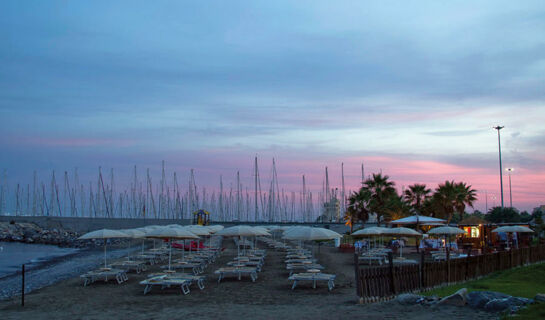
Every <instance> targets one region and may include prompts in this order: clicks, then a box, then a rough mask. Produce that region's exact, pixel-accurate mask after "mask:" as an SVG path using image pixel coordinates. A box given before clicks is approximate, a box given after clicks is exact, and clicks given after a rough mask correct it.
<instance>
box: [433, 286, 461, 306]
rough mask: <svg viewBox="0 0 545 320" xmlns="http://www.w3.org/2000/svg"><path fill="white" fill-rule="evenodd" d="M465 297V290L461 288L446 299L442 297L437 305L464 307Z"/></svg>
mask: <svg viewBox="0 0 545 320" xmlns="http://www.w3.org/2000/svg"><path fill="white" fill-rule="evenodd" d="M466 296H467V289H466V288H462V289H460V290H458V291H456V292H455V293H453V294H451V295H450V296H448V297H444V298H443V299H441V300H439V302H438V304H447V305H452V306H465V305H466V303H467V300H466Z"/></svg>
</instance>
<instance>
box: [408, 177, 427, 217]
mask: <svg viewBox="0 0 545 320" xmlns="http://www.w3.org/2000/svg"><path fill="white" fill-rule="evenodd" d="M430 193H431V189H428V188H426V185H425V184H418V183H415V184H413V185H412V186H409V189H407V190H405V192H404V193H403V197H404V198H405V201H407V203H408V204H409V205H410V206H411V207H412V209H413V210H414V212H416V214H422V207H423V206H424V202H425V201H426V200H427V199H428V198H429V197H430Z"/></svg>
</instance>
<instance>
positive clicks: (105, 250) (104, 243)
mask: <svg viewBox="0 0 545 320" xmlns="http://www.w3.org/2000/svg"><path fill="white" fill-rule="evenodd" d="M106 240H107V239H104V268H106Z"/></svg>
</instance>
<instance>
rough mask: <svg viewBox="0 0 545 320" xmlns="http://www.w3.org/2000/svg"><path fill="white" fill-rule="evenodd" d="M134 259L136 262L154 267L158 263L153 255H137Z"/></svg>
mask: <svg viewBox="0 0 545 320" xmlns="http://www.w3.org/2000/svg"><path fill="white" fill-rule="evenodd" d="M134 258H135V259H137V260H142V261H146V262H147V263H148V264H150V265H154V264H156V263H157V262H159V259H158V258H157V256H156V255H154V254H137V255H136V256H134Z"/></svg>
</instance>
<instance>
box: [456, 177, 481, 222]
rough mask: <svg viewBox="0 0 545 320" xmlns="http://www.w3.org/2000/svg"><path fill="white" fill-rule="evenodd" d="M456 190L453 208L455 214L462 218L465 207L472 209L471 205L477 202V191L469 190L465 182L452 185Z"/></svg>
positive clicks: (469, 187)
mask: <svg viewBox="0 0 545 320" xmlns="http://www.w3.org/2000/svg"><path fill="white" fill-rule="evenodd" d="M454 188H455V190H456V200H455V201H454V207H455V208H456V212H457V213H458V214H459V215H460V216H462V215H463V214H464V212H465V210H466V205H467V206H470V207H471V208H473V203H474V202H475V201H476V200H477V190H475V189H471V186H470V185H469V186H468V185H467V184H466V183H465V182H459V183H456V184H455V185H454Z"/></svg>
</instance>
